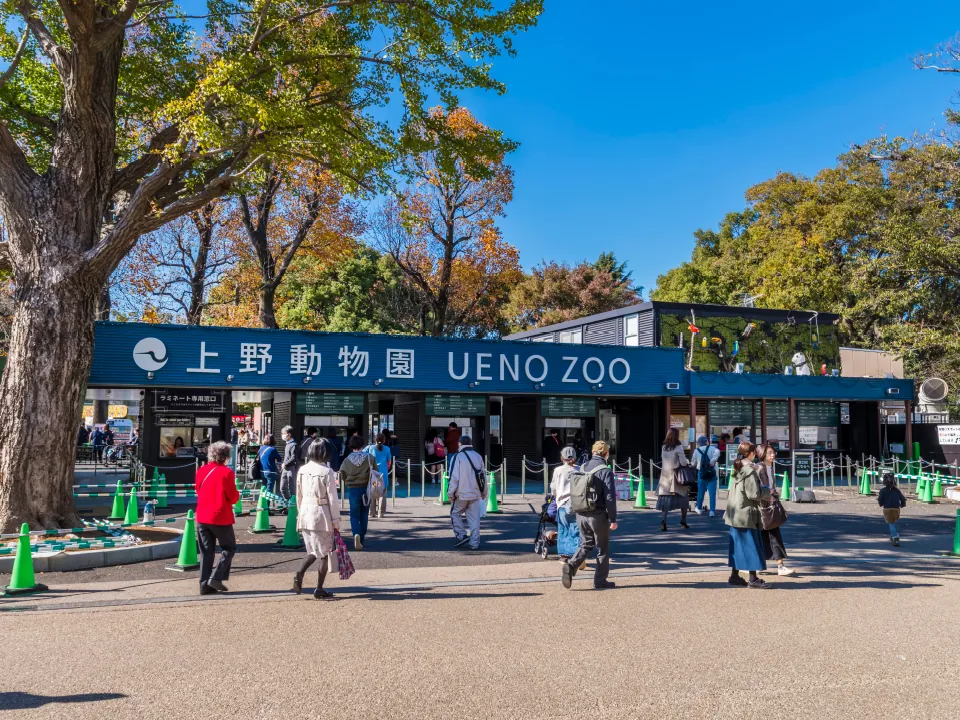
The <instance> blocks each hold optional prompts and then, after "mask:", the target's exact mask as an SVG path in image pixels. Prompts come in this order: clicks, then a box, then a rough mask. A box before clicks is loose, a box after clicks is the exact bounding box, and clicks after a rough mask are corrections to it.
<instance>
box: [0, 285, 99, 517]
mask: <svg viewBox="0 0 960 720" xmlns="http://www.w3.org/2000/svg"><path fill="white" fill-rule="evenodd" d="M71 275H72V276H67V277H65V278H61V279H60V281H59V282H52V281H51V282H46V283H38V284H36V285H34V286H33V287H29V286H28V287H24V286H18V287H17V292H16V298H15V302H16V312H15V314H14V318H13V330H12V338H11V339H12V342H11V343H10V354H9V355H8V356H7V366H6V369H5V370H4V372H3V377H2V378H0V438H3V442H2V443H0V531H2V532H11V531H13V530H14V529H15V528H19V526H20V524H21V523H24V522H26V523H29V524H30V526H31V527H33V528H40V527H44V528H51V527H76V526H77V525H78V518H77V514H76V509H75V507H74V500H73V465H74V457H75V452H76V441H77V426H78V424H79V421H80V414H81V412H82V408H83V396H84V392H85V390H86V383H87V377H88V375H89V373H90V364H91V360H92V357H93V336H94V322H93V321H94V312H95V309H96V303H97V297H98V295H99V291H100V283H99V282H96V281H91V278H90V277H89V276H84V275H83V274H82V273H79V274H71Z"/></svg>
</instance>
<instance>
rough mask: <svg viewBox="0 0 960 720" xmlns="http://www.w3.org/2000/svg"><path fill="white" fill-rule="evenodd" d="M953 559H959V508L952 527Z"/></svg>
mask: <svg viewBox="0 0 960 720" xmlns="http://www.w3.org/2000/svg"><path fill="white" fill-rule="evenodd" d="M950 554H951V555H952V556H953V557H960V508H957V520H956V524H954V526H953V552H952V553H950Z"/></svg>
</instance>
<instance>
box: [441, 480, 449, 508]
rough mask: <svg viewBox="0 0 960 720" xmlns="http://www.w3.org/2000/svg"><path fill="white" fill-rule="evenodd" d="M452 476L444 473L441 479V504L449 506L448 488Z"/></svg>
mask: <svg viewBox="0 0 960 720" xmlns="http://www.w3.org/2000/svg"><path fill="white" fill-rule="evenodd" d="M449 483H450V476H449V475H447V473H443V475H442V476H441V477H440V504H441V505H449V504H450V498H449V497H448V496H447V488H448V487H449Z"/></svg>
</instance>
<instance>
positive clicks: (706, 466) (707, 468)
mask: <svg viewBox="0 0 960 720" xmlns="http://www.w3.org/2000/svg"><path fill="white" fill-rule="evenodd" d="M709 449H710V446H709V445H708V446H705V447H702V448H697V452H698V453H700V469H699V472H697V477H698V478H699V479H700V480H713V479H714V478H715V477H716V476H717V469H716V467H715V466H714V464H713V463H712V462H710V460H709V459H708V451H709Z"/></svg>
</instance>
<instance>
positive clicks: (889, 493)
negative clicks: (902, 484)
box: [877, 472, 907, 547]
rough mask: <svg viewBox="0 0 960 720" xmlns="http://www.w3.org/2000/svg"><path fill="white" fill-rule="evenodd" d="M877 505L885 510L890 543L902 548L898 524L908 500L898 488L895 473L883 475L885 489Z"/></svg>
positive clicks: (884, 515)
mask: <svg viewBox="0 0 960 720" xmlns="http://www.w3.org/2000/svg"><path fill="white" fill-rule="evenodd" d="M877 503H879V505H880V507H881V508H883V520H884V522H886V523H887V527H889V528H890V542H891V543H892V544H893V545H894V546H895V547H900V528H899V527H897V523H898V522H900V509H901V508H905V507H906V506H907V498H905V497H904V496H903V493H902V492H900V488H898V487H897V478H896V476H894V474H893V473H890V472H888V473H884V474H883V489H882V490H881V491H880V494H879V495H877Z"/></svg>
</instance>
